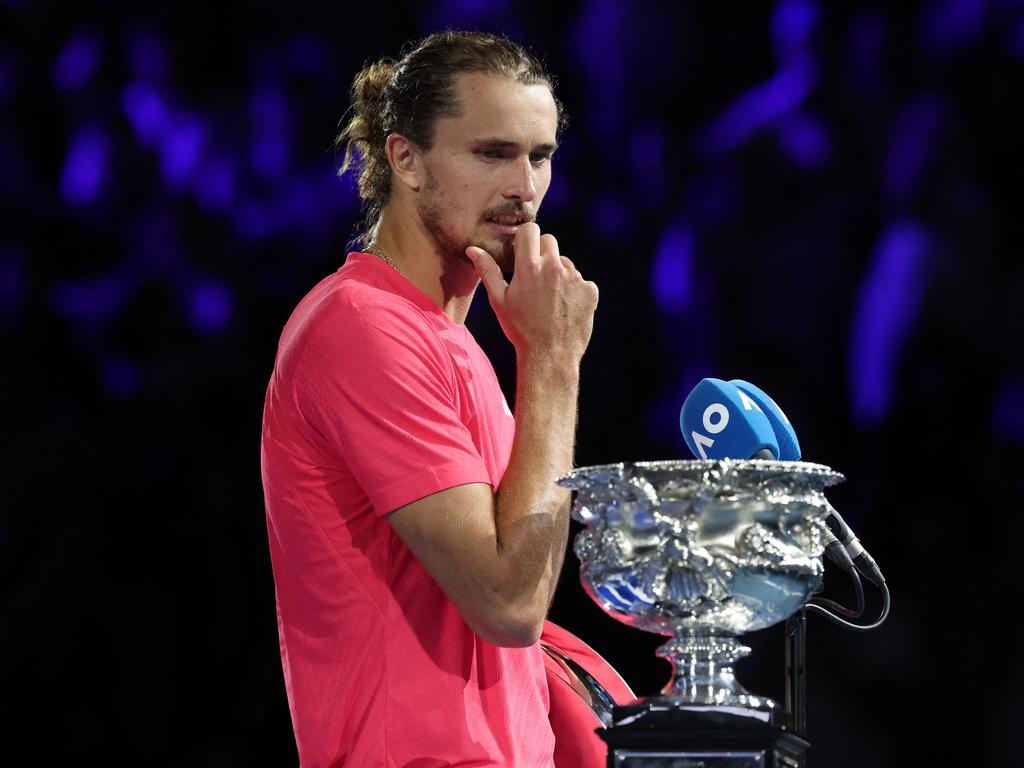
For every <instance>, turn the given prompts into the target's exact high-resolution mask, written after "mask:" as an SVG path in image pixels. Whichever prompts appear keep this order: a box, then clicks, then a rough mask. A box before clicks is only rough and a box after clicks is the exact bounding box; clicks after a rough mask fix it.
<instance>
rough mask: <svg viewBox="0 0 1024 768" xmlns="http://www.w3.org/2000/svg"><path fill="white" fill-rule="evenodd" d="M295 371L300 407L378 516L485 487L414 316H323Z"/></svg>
mask: <svg viewBox="0 0 1024 768" xmlns="http://www.w3.org/2000/svg"><path fill="white" fill-rule="evenodd" d="M323 319H324V321H323V322H319V323H317V327H316V328H313V329H311V330H310V336H309V338H308V339H307V343H306V344H305V345H304V350H303V355H302V360H301V362H300V363H299V365H298V366H297V369H296V372H295V375H296V378H295V391H296V396H297V398H298V405H299V407H300V409H301V410H302V412H303V413H304V414H305V416H306V417H307V419H308V420H309V421H310V423H311V425H312V426H313V427H314V428H315V429H316V430H317V431H318V432H319V434H320V435H321V437H322V438H324V439H325V440H326V441H327V442H328V444H329V446H331V447H332V448H333V449H336V450H337V452H338V454H339V456H340V458H341V459H342V460H343V461H344V462H345V464H346V465H347V467H348V468H349V470H350V471H351V472H352V474H353V476H354V478H355V480H356V482H357V483H359V485H360V487H361V488H362V489H363V491H364V492H365V493H366V495H367V497H368V498H369V499H370V503H371V504H372V505H373V507H374V509H375V510H376V512H377V513H378V514H381V515H384V514H387V513H389V512H392V511H393V510H395V509H397V508H399V507H401V506H404V505H406V504H409V503H411V502H413V501H416V500H417V499H420V498H423V497H424V496H429V495H430V494H432V493H436V492H438V491H442V490H445V489H446V488H451V487H454V486H456V485H464V484H466V483H477V482H480V483H489V482H490V477H489V475H488V472H487V468H486V465H485V463H484V461H483V459H482V458H481V456H480V452H479V450H478V449H477V447H476V446H475V444H474V442H473V438H472V435H471V433H470V431H469V430H468V429H467V427H466V425H465V424H464V423H463V421H462V418H461V417H460V403H459V401H458V388H457V386H456V382H455V369H454V366H453V365H452V363H451V360H450V359H449V357H448V352H447V351H446V349H445V347H444V344H443V342H442V340H441V338H440V336H439V335H438V333H437V331H436V330H435V329H434V328H433V327H432V326H431V325H430V323H429V322H428V321H427V320H426V319H425V318H424V317H423V316H422V314H421V312H420V310H418V309H417V308H415V307H413V306H405V305H402V304H399V303H397V302H396V303H395V304H364V305H362V306H359V307H358V308H355V307H353V306H351V305H347V304H341V306H340V307H339V308H337V309H335V310H332V311H331V312H328V313H326V316H325V317H324V318H323Z"/></svg>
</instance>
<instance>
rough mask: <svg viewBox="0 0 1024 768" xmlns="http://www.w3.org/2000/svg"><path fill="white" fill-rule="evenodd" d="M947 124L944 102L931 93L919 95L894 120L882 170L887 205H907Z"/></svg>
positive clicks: (946, 108)
mask: <svg viewBox="0 0 1024 768" xmlns="http://www.w3.org/2000/svg"><path fill="white" fill-rule="evenodd" d="M949 121H950V110H949V107H948V106H947V104H946V101H945V99H944V98H943V97H941V96H939V95H938V94H932V93H924V94H919V95H918V96H917V97H916V98H914V99H913V100H912V101H911V102H910V103H909V104H907V105H906V106H905V107H904V108H903V109H902V110H901V111H900V113H899V115H897V117H896V118H895V119H894V120H893V122H892V129H891V133H890V136H889V146H888V149H887V152H886V158H885V165H884V169H883V170H884V175H885V181H884V186H885V193H886V198H887V199H888V200H889V201H890V202H895V203H906V202H908V201H909V200H910V198H911V197H912V196H913V194H914V192H915V191H916V189H917V186H918V184H919V183H920V182H921V178H922V177H923V176H924V173H925V171H927V169H928V167H929V166H930V165H931V162H932V160H933V159H934V158H935V155H936V153H937V152H938V149H939V141H940V139H941V138H942V136H943V133H944V129H945V128H946V126H947V124H948V123H949Z"/></svg>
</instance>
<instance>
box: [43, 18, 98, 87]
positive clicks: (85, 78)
mask: <svg viewBox="0 0 1024 768" xmlns="http://www.w3.org/2000/svg"><path fill="white" fill-rule="evenodd" d="M102 52H103V46H102V43H101V42H100V38H99V35H97V34H96V33H95V32H93V31H81V32H77V33H75V34H74V35H73V36H72V37H71V39H70V40H69V41H68V43H67V45H65V46H64V49H63V50H62V51H61V52H60V54H58V56H57V59H56V60H55V61H54V62H53V82H54V84H55V85H56V86H57V88H58V89H60V90H62V91H74V90H78V89H79V88H82V87H83V86H85V85H86V84H88V82H89V81H90V80H91V79H92V76H93V75H94V74H96V70H97V69H98V68H99V63H100V56H101V54H102Z"/></svg>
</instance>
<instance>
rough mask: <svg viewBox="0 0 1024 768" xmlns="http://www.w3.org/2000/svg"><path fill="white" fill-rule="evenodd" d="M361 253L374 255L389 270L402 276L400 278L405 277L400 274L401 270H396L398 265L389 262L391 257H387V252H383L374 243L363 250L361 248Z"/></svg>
mask: <svg viewBox="0 0 1024 768" xmlns="http://www.w3.org/2000/svg"><path fill="white" fill-rule="evenodd" d="M363 253H371V254H373V255H374V256H376V257H377V258H378V259H380V260H381V261H383V262H384V263H385V264H388V265H390V266H391V268H392V269H394V270H395V272H397V273H398V274H400V275H402V277H405V275H404V274H402V270H400V269H399V268H398V265H397V264H395V262H393V261H392V260H391V257H390V256H388V252H387V251H385V250H384V249H383V248H381V247H380V246H379V245H377V244H376V243H370V244H369V245H368V246H366V247H365V248H363Z"/></svg>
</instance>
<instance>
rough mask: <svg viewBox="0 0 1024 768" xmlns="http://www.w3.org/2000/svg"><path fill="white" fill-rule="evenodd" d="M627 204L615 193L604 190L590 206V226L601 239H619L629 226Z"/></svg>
mask: <svg viewBox="0 0 1024 768" xmlns="http://www.w3.org/2000/svg"><path fill="white" fill-rule="evenodd" d="M630 215H631V214H630V210H629V203H628V202H627V201H626V200H623V199H622V198H621V197H620V196H619V195H618V194H617V193H615V192H613V191H611V190H605V191H604V192H601V193H599V194H598V195H597V197H596V198H595V199H594V200H593V202H591V204H590V215H589V220H590V226H591V228H593V230H594V231H595V232H596V233H597V234H598V235H599V236H601V237H607V238H611V239H619V238H621V237H623V236H624V235H625V234H626V232H627V231H628V229H629V226H630Z"/></svg>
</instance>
